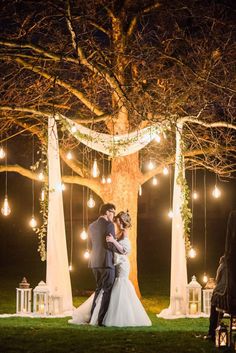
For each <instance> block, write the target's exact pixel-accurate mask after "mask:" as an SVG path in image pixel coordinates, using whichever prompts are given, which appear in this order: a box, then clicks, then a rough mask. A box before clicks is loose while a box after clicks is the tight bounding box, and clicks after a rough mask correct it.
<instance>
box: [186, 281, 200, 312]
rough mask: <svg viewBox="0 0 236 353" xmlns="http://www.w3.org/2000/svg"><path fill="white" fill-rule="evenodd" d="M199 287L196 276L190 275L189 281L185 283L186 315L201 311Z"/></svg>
mask: <svg viewBox="0 0 236 353" xmlns="http://www.w3.org/2000/svg"><path fill="white" fill-rule="evenodd" d="M201 288H202V286H201V285H200V283H198V282H197V279H196V276H192V280H191V282H190V283H189V284H188V285H187V315H191V316H192V315H193V316H195V315H196V316H197V315H199V314H200V313H201Z"/></svg>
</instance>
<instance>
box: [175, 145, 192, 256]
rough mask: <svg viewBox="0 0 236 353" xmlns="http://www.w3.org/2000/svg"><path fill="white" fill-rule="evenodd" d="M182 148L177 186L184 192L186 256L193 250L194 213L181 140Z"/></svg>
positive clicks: (181, 211) (183, 146) (181, 209)
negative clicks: (190, 203) (192, 227)
mask: <svg viewBox="0 0 236 353" xmlns="http://www.w3.org/2000/svg"><path fill="white" fill-rule="evenodd" d="M180 146H181V152H182V153H181V156H180V158H179V166H180V167H179V174H178V176H177V180H176V182H177V184H178V185H180V187H181V190H182V198H183V200H182V204H181V207H180V213H181V217H182V220H183V225H184V240H185V251H186V256H187V254H188V252H189V250H190V249H191V243H190V223H191V219H192V212H191V209H190V208H189V201H190V190H189V187H188V184H187V181H186V178H185V176H184V172H183V171H184V161H183V158H184V157H183V152H184V151H185V150H186V146H185V144H184V142H183V140H181V143H180Z"/></svg>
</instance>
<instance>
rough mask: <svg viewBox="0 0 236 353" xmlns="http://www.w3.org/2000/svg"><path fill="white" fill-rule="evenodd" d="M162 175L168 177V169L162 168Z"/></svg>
mask: <svg viewBox="0 0 236 353" xmlns="http://www.w3.org/2000/svg"><path fill="white" fill-rule="evenodd" d="M163 174H164V175H168V174H169V169H168V168H167V167H164V168H163Z"/></svg>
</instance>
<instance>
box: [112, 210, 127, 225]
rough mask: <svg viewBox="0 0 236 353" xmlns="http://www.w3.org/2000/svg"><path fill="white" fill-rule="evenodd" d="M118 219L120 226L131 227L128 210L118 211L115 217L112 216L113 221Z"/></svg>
mask: <svg viewBox="0 0 236 353" xmlns="http://www.w3.org/2000/svg"><path fill="white" fill-rule="evenodd" d="M117 219H119V221H120V223H121V225H122V227H123V228H124V229H127V228H130V227H131V217H130V215H129V212H128V211H127V212H124V211H121V212H119V213H118V214H117V215H116V216H115V217H114V222H115V221H116V220H117Z"/></svg>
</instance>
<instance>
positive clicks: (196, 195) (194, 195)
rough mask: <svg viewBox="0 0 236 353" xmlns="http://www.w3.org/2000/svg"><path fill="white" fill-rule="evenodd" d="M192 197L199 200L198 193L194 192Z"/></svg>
mask: <svg viewBox="0 0 236 353" xmlns="http://www.w3.org/2000/svg"><path fill="white" fill-rule="evenodd" d="M192 197H193V199H194V200H197V199H198V193H197V191H194V192H193V194H192Z"/></svg>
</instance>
